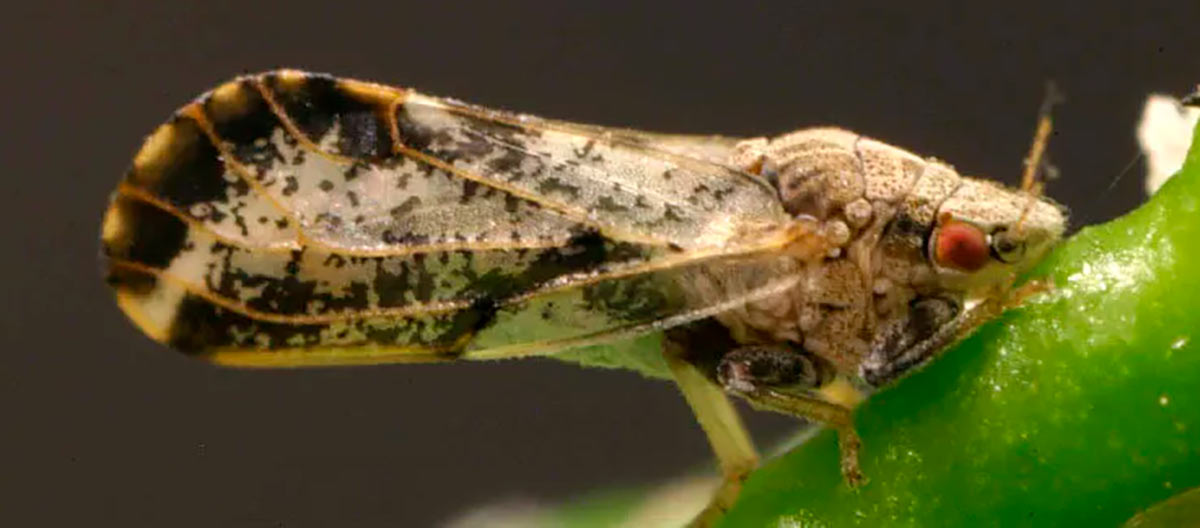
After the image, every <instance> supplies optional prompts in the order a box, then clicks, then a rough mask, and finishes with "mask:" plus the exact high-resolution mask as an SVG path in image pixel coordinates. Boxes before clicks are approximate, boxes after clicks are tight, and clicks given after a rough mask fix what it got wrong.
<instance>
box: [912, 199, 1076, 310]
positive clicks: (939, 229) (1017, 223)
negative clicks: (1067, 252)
mask: <svg viewBox="0 0 1200 528" xmlns="http://www.w3.org/2000/svg"><path fill="white" fill-rule="evenodd" d="M1065 223H1066V219H1065V217H1064V215H1063V213H1062V211H1061V210H1060V209H1059V207H1058V206H1057V205H1055V204H1054V203H1052V202H1050V201H1049V200H1046V199H1044V198H1039V197H1032V196H1030V195H1028V194H1027V193H1024V192H1021V191H1016V190H1012V189H1006V188H1004V187H1001V186H999V185H996V184H993V183H991V182H987V181H983V180H972V179H963V181H962V183H961V185H960V186H959V187H958V189H956V190H955V191H954V193H953V194H951V195H950V197H949V198H947V199H946V200H945V201H944V202H943V203H942V205H941V206H940V207H939V208H938V213H937V221H936V224H935V225H934V226H933V229H932V231H931V232H930V235H929V241H928V243H927V244H926V245H927V252H928V255H927V258H928V259H929V262H930V263H931V264H932V266H933V269H935V270H936V271H937V274H938V278H939V282H940V283H941V284H942V285H943V287H946V288H952V289H957V290H978V289H980V288H986V287H989V286H992V285H994V284H997V283H998V282H999V281H1003V280H1007V278H1008V277H1010V276H1012V275H1013V274H1014V273H1019V272H1021V271H1024V270H1026V269H1028V268H1029V267H1031V266H1032V265H1033V264H1034V263H1036V262H1037V261H1038V260H1040V259H1041V258H1042V257H1043V256H1044V255H1045V254H1046V252H1047V251H1048V250H1049V249H1050V247H1051V246H1052V245H1053V244H1054V242H1055V241H1057V240H1058V239H1059V237H1061V236H1062V233H1063V230H1064V227H1065Z"/></svg>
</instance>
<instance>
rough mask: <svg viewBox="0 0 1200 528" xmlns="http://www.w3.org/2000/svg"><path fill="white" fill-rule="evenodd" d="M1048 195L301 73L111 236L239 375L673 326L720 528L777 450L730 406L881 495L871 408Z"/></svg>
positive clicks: (491, 350)
mask: <svg viewBox="0 0 1200 528" xmlns="http://www.w3.org/2000/svg"><path fill="white" fill-rule="evenodd" d="M1037 150H1038V149H1036V148H1035V151H1037ZM1030 181H1031V180H1029V179H1028V178H1027V182H1026V185H1024V188H1023V189H1019V190H1018V189H1007V188H1004V187H1002V186H1000V185H998V184H994V183H991V182H987V181H983V180H977V179H972V178H965V177H962V176H960V175H959V174H957V173H956V172H955V171H954V170H953V169H952V168H950V167H949V166H947V165H945V164H943V163H941V162H938V161H936V160H932V159H926V158H922V157H919V156H916V155H914V154H911V153H909V152H907V151H905V150H902V149H899V148H896V147H893V146H890V145H887V144H884V143H882V142H879V141H876V140H872V139H869V138H866V137H862V136H859V135H857V134H855V133H852V132H849V131H845V130H841V129H835V128H813V129H804V130H799V131H796V132H792V133H788V134H783V135H780V136H777V137H772V138H753V139H732V138H724V137H715V136H680V135H664V134H653V133H646V132H640V131H634V130H625V129H616V128H605V127H599V126H591V125H581V124H573V123H567V122H562V121H554V120H547V119H541V118H536V117H532V116H528V115H523V114H515V113H509V112H502V111H497V110H492V109H487V108H482V107H478V106H472V105H469V104H466V103H462V102H458V101H454V100H450V99H443V98H435V97H430V96H426V95H423V94H421V93H419V92H416V91H413V90H409V89H400V88H392V87H387V86H381V85H377V84H371V83H365V82H360V81H353V80H346V79H339V78H334V77H330V76H325V75H317V74H310V73H304V72H300V71H292V70H282V71H274V72H268V73H263V74H258V75H251V76H245V77H241V78H238V79H235V80H233V81H231V82H228V83H226V84H223V85H221V86H219V87H217V88H216V89H214V90H212V91H211V92H209V93H207V94H205V95H203V96H201V97H200V98H198V99H196V100H195V101H193V102H191V103H189V104H187V105H186V106H184V107H183V108H181V109H180V110H178V111H177V112H176V113H175V115H174V116H173V117H172V118H171V119H170V120H169V121H168V122H167V123H166V124H164V125H162V126H160V127H159V128H158V129H157V130H156V131H155V132H153V133H152V134H151V135H150V136H149V137H148V138H147V139H146V140H145V143H144V144H143V146H142V148H141V150H140V151H139V152H138V154H137V156H136V157H135V159H134V161H133V164H132V167H131V168H130V169H129V172H128V173H127V175H126V176H125V178H124V179H123V180H122V181H121V182H120V183H119V185H118V187H117V190H116V192H115V193H114V194H113V197H112V202H111V204H110V206H109V208H108V211H107V213H106V215H105V218H104V223H103V233H102V237H103V247H104V254H105V256H106V259H107V262H108V282H109V283H110V284H111V285H112V287H113V288H114V290H115V292H116V298H117V302H118V304H119V306H120V307H121V308H122V310H123V311H124V312H125V313H126V314H127V315H128V317H129V318H130V319H131V320H132V321H133V322H134V323H136V324H137V326H139V327H140V328H141V329H142V330H143V331H144V332H145V333H146V334H147V335H148V336H150V337H151V338H153V339H155V340H157V341H159V342H162V343H164V344H166V345H169V346H170V347H172V348H175V349H177V350H179V351H181V352H183V353H185V354H188V355H191V356H194V357H197V358H201V359H205V360H208V361H212V362H215V363H219V364H224V365H233V366H242V367H295V366H306V365H317V366H319V365H348V364H378V363H403V362H440V361H465V360H487V359H501V358H515V357H523V356H539V355H540V356H558V357H563V358H568V359H575V360H577V361H585V362H586V361H591V362H603V361H604V359H603V357H601V356H591V359H586V360H585V359H581V358H587V357H589V356H587V351H589V350H595V347H596V346H597V345H605V346H607V347H608V348H606V349H605V350H608V351H612V350H616V351H618V354H620V353H627V354H631V355H632V354H638V353H642V354H645V352H637V351H635V350H634V348H635V347H632V346H628V343H631V342H633V341H634V340H637V339H642V337H643V336H651V337H653V338H657V339H658V342H659V343H660V347H661V351H653V352H652V354H651V355H650V356H649V357H647V358H646V360H645V362H644V366H643V367H642V370H643V371H645V372H647V373H650V374H652V375H658V376H661V377H668V378H672V379H674V380H675V382H676V383H677V384H678V386H679V388H680V389H681V391H682V392H683V394H684V396H685V398H686V399H687V401H688V403H689V404H690V405H691V407H692V409H693V410H694V412H695V414H696V416H697V419H698V421H699V422H700V424H701V426H702V428H703V429H704V430H705V432H706V433H707V435H708V437H709V440H710V442H711V444H712V446H713V448H714V451H715V452H716V455H717V458H718V460H719V463H720V467H721V470H722V473H723V475H724V477H725V484H724V485H723V486H722V487H721V488H720V490H719V491H718V492H717V494H716V496H715V497H714V498H713V500H712V503H711V504H710V506H709V508H708V509H707V510H705V512H704V513H702V514H701V516H700V517H699V518H698V520H697V521H696V522H697V524H704V523H706V522H708V521H710V520H712V519H714V518H715V517H716V516H718V515H720V514H721V512H722V511H723V510H724V509H725V508H727V507H728V506H729V505H730V504H731V503H732V501H733V499H734V498H735V497H736V495H737V493H738V490H739V488H740V483H741V480H742V479H743V478H744V477H745V475H746V474H747V473H748V472H749V471H750V470H751V469H753V468H754V467H755V465H756V464H757V460H758V457H757V455H756V454H755V450H754V448H753V447H752V444H751V442H750V440H749V438H748V436H747V434H746V433H745V431H744V429H743V427H742V425H741V422H740V420H739V418H738V416H737V415H736V413H735V411H734V409H733V407H732V406H731V405H730V402H729V400H728V399H727V395H734V396H738V397H741V398H744V399H746V400H748V401H750V402H751V403H752V404H754V405H756V406H758V407H761V408H765V409H770V410H774V411H779V412H783V413H787V414H791V415H795V416H799V417H803V418H807V419H811V420H815V421H817V422H820V423H824V424H827V425H829V426H831V427H833V428H835V429H836V430H837V432H838V434H839V444H840V446H841V451H842V457H841V458H842V459H841V469H842V472H843V474H844V475H845V477H846V479H847V481H848V482H849V483H850V484H852V485H854V484H857V483H859V482H861V481H862V479H863V476H862V474H861V472H860V470H859V468H858V463H857V451H858V447H859V440H858V437H857V435H856V434H855V432H854V429H853V426H852V424H851V420H850V409H851V408H852V407H853V405H854V403H856V402H857V400H858V399H860V398H861V397H862V395H863V394H866V393H869V392H870V391H871V390H873V389H874V388H876V387H879V386H881V385H884V384H886V383H888V382H890V381H892V380H894V379H896V378H897V377H899V376H901V375H903V374H904V373H906V372H908V371H910V370H912V369H913V368H914V367H916V366H918V365H920V364H922V363H924V362H926V361H927V360H929V359H930V358H932V357H934V356H935V355H936V354H937V353H938V352H939V351H941V350H943V349H944V348H945V347H946V346H947V345H948V344H949V343H950V342H951V341H953V340H954V339H956V338H958V337H960V336H961V335H963V334H964V333H965V332H966V331H968V330H970V329H971V328H972V327H974V326H976V325H978V324H979V323H980V322H981V321H983V320H985V319H986V318H988V317H990V316H992V315H994V314H995V313H997V312H998V310H999V309H1001V308H1003V306H1004V304H1005V303H1006V302H1008V301H1007V300H1008V299H1010V298H1011V295H1009V290H1011V287H1010V285H1011V281H1012V277H1013V276H1014V274H1015V273H1017V272H1020V271H1021V270H1024V269H1027V268H1028V267H1029V266H1030V265H1031V264H1033V263H1034V262H1036V261H1037V260H1038V259H1039V258H1041V256H1042V255H1044V254H1045V253H1046V251H1047V250H1048V249H1049V248H1050V247H1051V246H1052V245H1053V244H1054V243H1055V241H1057V240H1058V239H1059V238H1060V236H1061V234H1062V232H1063V229H1064V223H1065V218H1064V212H1063V210H1062V209H1061V208H1060V207H1059V206H1057V205H1055V204H1054V203H1053V202H1051V201H1049V200H1047V199H1045V198H1042V197H1041V196H1040V192H1038V189H1037V188H1036V186H1035V185H1032V184H1031V183H1030ZM589 347H591V348H589ZM581 351H582V352H581ZM660 354H661V355H660ZM605 357H612V356H611V355H610V356H605ZM597 358H600V359H597Z"/></svg>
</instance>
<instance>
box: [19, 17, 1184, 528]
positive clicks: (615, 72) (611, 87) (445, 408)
mask: <svg viewBox="0 0 1200 528" xmlns="http://www.w3.org/2000/svg"><path fill="white" fill-rule="evenodd" d="M338 4H342V3H339V2H329V1H325V2H317V1H307V0H291V1H289V2H280V3H267V2H245V1H236V2H234V1H207V2H203V3H201V2H150V1H146V2H134V1H114V0H105V1H99V0H97V1H79V2H61V1H53V0H48V1H40V2H22V3H20V4H19V6H11V7H7V8H6V9H5V12H4V15H3V18H2V20H0V41H2V42H3V47H2V48H0V61H2V63H0V65H2V66H3V69H2V70H0V71H2V72H3V74H4V78H5V81H4V83H3V84H2V85H0V93H2V94H3V99H2V101H3V112H2V114H0V115H2V117H3V127H2V130H3V141H0V149H2V150H0V152H2V155H0V160H2V162H3V167H4V171H5V182H6V183H5V184H4V190H5V192H4V193H3V195H2V196H3V198H4V201H3V205H2V206H0V215H3V216H2V218H0V237H2V238H0V240H2V241H3V244H4V245H3V248H4V249H3V251H4V254H5V258H4V259H2V260H0V271H2V274H0V277H3V279H4V280H3V281H0V284H2V286H0V288H3V290H2V291H3V297H2V298H3V299H4V303H3V306H2V307H0V309H2V310H3V314H2V315H0V325H2V327H0V328H2V334H0V335H2V336H3V341H2V343H0V416H2V417H3V422H0V423H3V428H2V429H0V525H2V526H102V527H108V526H121V527H143V526H145V527H150V526H173V527H211V526H232V527H249V528H253V527H287V528H293V527H320V526H342V527H376V526H428V525H434V524H436V523H437V522H439V521H443V520H445V519H447V518H449V517H450V516H452V515H454V514H455V513H456V512H459V511H462V510H463V509H464V508H466V507H468V506H471V505H477V504H479V503H481V502H485V501H489V500H493V499H499V498H504V497H516V496H524V497H533V498H538V499H542V500H547V501H552V500H556V499H565V498H568V497H571V496H576V495H579V494H580V493H582V492H584V491H587V490H591V489H596V488H601V487H605V486H611V485H620V484H634V483H640V482H646V481H654V480H661V479H664V478H668V477H671V476H674V475H678V474H680V473H683V472H685V471H688V470H690V469H696V468H704V467H707V466H706V465H707V464H708V463H709V462H708V456H709V455H708V448H707V445H706V444H705V440H704V437H703V435H702V434H701V433H700V431H699V429H698V427H697V426H695V425H694V423H693V421H692V418H691V416H690V415H689V413H688V411H687V409H686V407H685V405H684V403H683V401H682V399H681V398H679V397H678V395H677V394H676V392H675V389H674V388H673V387H671V386H670V385H668V384H665V383H660V382H654V381H648V380H643V379H641V378H639V377H638V376H637V375H635V374H631V373H626V372H601V371H590V370H583V369H579V368H576V367H573V366H569V365H561V364H557V363H554V362H551V361H523V362H504V363H494V364H467V365H454V366H397V367H372V368H354V369H340V370H339V369H333V370H306V371H275V372H261V371H260V372H243V371H234V370H222V369H217V368H213V367H210V366H208V365H203V364H199V363H196V362H192V361H189V360H187V359H185V358H183V357H181V356H177V355H175V354H172V353H169V352H167V351H165V350H162V349H160V348H159V347H158V346H156V345H155V344H153V343H151V342H150V341H149V340H147V339H145V338H143V337H142V336H141V335H140V334H139V333H138V332H136V331H135V330H134V329H133V327H132V326H131V325H130V324H128V323H127V322H126V321H125V320H124V318H123V316H122V315H121V314H120V313H119V311H118V310H117V309H116V307H115V306H114V305H113V303H112V300H111V298H110V296H109V293H108V291H106V289H105V287H104V286H103V284H102V283H101V282H100V280H99V266H98V264H97V253H98V248H97V232H98V229H99V220H100V215H101V212H102V211H103V208H104V206H105V200H106V199H107V196H108V193H109V192H110V190H111V189H112V188H113V186H114V184H115V182H116V181H117V178H118V176H119V175H120V174H122V172H123V171H124V170H125V167H126V164H127V163H128V160H129V159H130V157H131V155H132V154H133V152H134V151H135V149H136V148H137V147H138V145H139V144H140V141H141V138H142V137H143V136H144V135H145V134H146V133H148V132H150V131H151V130H152V129H153V128H154V127H155V126H156V125H157V124H158V123H159V122H161V121H162V120H163V119H164V118H166V117H167V116H168V115H169V113H170V112H171V111H172V110H173V109H174V108H176V107H177V106H179V105H180V104H182V103H184V102H185V101H187V100H188V99H189V98H191V97H193V96H194V95H196V94H198V93H199V92H200V91H203V90H205V89H207V88H209V87H212V86H214V85H216V84H217V83H218V82H220V81H222V80H224V79H227V78H229V77H230V76H232V75H235V74H238V73H241V72H248V71H256V70H262V69H269V68H275V67H280V66H290V67H298V68H304V69H309V70H316V71H327V72H332V73H335V74H339V75H345V76H353V77H358V78H363V79H370V80H376V81H380V82H386V83H391V84H401V85H409V86H415V87H418V88H420V89H422V90H424V91H426V92H428V93H431V94H438V95H449V96H455V97H458V98H461V99H465V100H469V101H472V102H477V103H481V104H485V105H492V106H497V107H503V108H509V109H514V110H521V111H526V112H530V113H536V114H541V115H545V116H550V117H558V118H563V119H571V120H576V121H584V122H594V123H599V124H607V125H626V126H633V127H639V128H646V129H655V130H664V131H678V132H720V133H725V134H732V135H752V134H764V133H766V134H770V133H778V132H782V131H786V130H788V129H790V128H795V127H799V126H805V125H815V124H838V125H841V126H845V127H849V128H853V129H856V130H858V131H861V132H863V133H866V134H869V135H872V136H876V137H879V138H881V139H884V140H887V141H889V142H892V143H896V144H899V145H902V146H906V147H909V148H911V149H912V150H914V151H916V152H918V153H923V154H929V155H936V156H938V157H940V158H943V159H947V160H949V161H950V162H951V163H953V164H954V165H956V166H957V167H958V168H959V170H960V171H961V172H964V173H967V174H987V175H992V176H993V177H995V178H997V179H1003V180H1005V181H1008V182H1010V183H1011V182H1015V181H1016V179H1017V174H1018V173H1019V170H1020V163H1021V158H1022V156H1023V155H1024V153H1025V149H1026V148H1027V146H1028V141H1029V138H1030V135H1031V131H1032V128H1033V124H1034V117H1035V112H1036V108H1037V106H1038V103H1039V101H1040V98H1041V95H1042V86H1043V82H1044V81H1045V80H1046V79H1048V78H1054V79H1056V80H1057V81H1058V82H1059V84H1060V86H1061V87H1062V88H1063V90H1064V91H1065V92H1066V93H1067V96H1068V102H1067V103H1066V104H1065V105H1063V106H1061V107H1060V109H1059V111H1058V113H1057V119H1058V124H1059V133H1058V134H1057V136H1056V137H1055V138H1054V140H1053V142H1052V145H1051V157H1052V159H1053V160H1054V162H1055V163H1057V165H1058V166H1059V168H1060V169H1061V171H1062V175H1063V177H1062V179H1061V180H1059V181H1056V182H1053V183H1052V184H1051V185H1050V187H1049V193H1050V194H1051V195H1052V196H1054V197H1056V198H1058V199H1059V200H1061V201H1063V202H1065V203H1066V204H1068V205H1069V206H1070V207H1071V208H1072V209H1073V211H1074V217H1073V224H1074V225H1076V226H1078V225H1080V224H1087V223H1093V222H1096V221H1100V220H1102V219H1105V218H1109V217H1111V216H1113V215H1115V214H1118V213H1120V212H1122V211H1125V210H1127V209H1129V208H1131V207H1133V206H1134V205H1135V204H1136V203H1138V202H1139V201H1140V200H1142V194H1141V192H1142V191H1141V183H1140V176H1141V170H1142V169H1141V166H1140V165H1136V164H1135V165H1134V166H1133V169H1132V170H1131V173H1130V174H1128V175H1127V176H1126V177H1125V178H1124V179H1123V180H1121V181H1120V182H1118V184H1117V185H1116V186H1115V189H1114V190H1112V191H1111V192H1110V191H1106V188H1107V187H1108V185H1109V183H1110V181H1112V180H1113V178H1115V177H1116V176H1117V175H1118V173H1120V172H1121V170H1122V168H1124V167H1125V166H1126V165H1127V164H1128V163H1129V162H1130V161H1131V160H1132V159H1133V156H1134V155H1135V153H1136V144H1135V142H1134V139H1133V126H1134V123H1135V121H1136V119H1137V117H1138V114H1139V110H1140V105H1141V103H1142V101H1143V98H1144V97H1145V95H1146V94H1147V93H1148V92H1151V91H1168V92H1175V93H1182V92H1185V91H1187V90H1189V89H1190V88H1191V87H1192V86H1194V84H1195V83H1196V82H1200V3H1197V2H1192V1H1186V2H1185V1H1177V2H1138V3H1133V2H1103V3H1094V4H1096V5H1090V6H1087V7H1084V6H1083V5H1084V4H1083V3H1081V2H1062V3H1054V2H1036V3H1028V2H1003V3H1002V6H1001V7H997V8H994V10H993V9H992V8H989V9H986V10H985V9H983V8H975V7H971V8H967V7H961V6H958V7H952V6H950V5H949V4H947V5H943V6H935V5H925V4H921V3H916V4H914V3H911V2H873V3H871V2H868V3H856V2H839V3H836V5H835V3H833V2H818V1H804V2H776V3H763V4H758V3H749V2H738V3H737V4H738V5H737V6H736V7H735V6H734V5H731V4H730V5H719V6H718V5H716V4H715V3H714V4H713V5H704V4H701V3H695V2H686V3H668V2H628V3H625V2H616V1H608V2H603V3H598V4H595V5H592V6H583V5H578V3H575V2H559V1H543V2H517V3H505V5H504V6H500V5H492V3H486V5H485V3H484V2H479V3H478V4H471V3H453V4H452V3H442V2H404V1H399V0H389V1H381V2H373V3H371V4H372V5H362V4H355V6H353V7H346V6H339V5H338ZM346 4H349V3H348V2H347V3H346ZM642 4H652V5H650V6H646V5H642ZM971 5H975V4H973V3H972V4H971ZM601 6H602V7H601ZM1068 6H1069V7H1068ZM1075 6H1078V7H1075ZM751 421H752V422H753V424H754V426H755V428H756V429H757V430H758V431H759V433H760V435H759V440H760V444H763V445H769V444H770V443H771V441H772V440H773V439H777V438H779V437H780V436H781V435H782V434H783V433H784V432H785V431H787V430H788V429H789V428H790V427H791V424H790V422H788V421H787V420H783V419H778V418H775V417H768V416H763V415H754V416H752V420H751Z"/></svg>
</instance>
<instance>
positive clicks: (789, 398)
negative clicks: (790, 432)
mask: <svg viewBox="0 0 1200 528" xmlns="http://www.w3.org/2000/svg"><path fill="white" fill-rule="evenodd" d="M833 377H834V376H833V373H832V371H831V370H829V369H828V368H827V367H826V366H825V365H824V364H823V363H822V362H820V361H818V360H817V359H816V358H815V357H813V356H811V355H809V354H808V353H806V352H804V351H802V350H796V349H794V348H791V347H788V346H786V345H774V346H752V347H745V348H741V349H738V350H734V351H732V352H730V353H729V354H726V355H725V357H724V358H722V359H721V363H720V364H719V365H718V367H717V379H718V380H719V381H720V383H721V385H723V386H724V387H725V390H726V391H729V392H731V393H733V394H737V395H738V396H741V397H742V398H745V399H746V400H747V401H749V402H750V403H751V404H752V405H754V406H755V407H758V408H761V409H764V410H769V411H774V412H778V413H783V414H788V415H792V416H796V417H799V418H805V419H809V420H813V421H816V422H820V423H822V424H824V425H827V426H830V427H833V428H834V429H836V430H837V432H838V446H839V449H840V451H841V459H842V460H841V469H842V475H843V476H844V477H845V478H846V482H847V483H848V484H850V485H851V486H852V487H853V486H858V485H860V484H862V482H863V475H862V471H861V470H860V469H859V466H858V450H859V446H860V444H861V442H860V441H859V438H858V433H857V432H856V431H855V430H854V422H853V420H852V419H851V414H850V413H851V411H850V409H849V408H847V407H843V406H841V405H838V404H836V403H831V402H828V401H825V400H823V399H821V398H819V397H815V396H809V395H807V394H806V393H805V391H810V390H813V389H816V388H818V387H819V386H821V385H823V384H824V383H825V382H827V381H829V380H831V379H832V378H833Z"/></svg>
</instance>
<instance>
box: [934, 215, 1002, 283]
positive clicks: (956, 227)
mask: <svg viewBox="0 0 1200 528" xmlns="http://www.w3.org/2000/svg"><path fill="white" fill-rule="evenodd" d="M988 257H989V253H988V241H987V235H985V234H983V231H980V230H979V228H978V227H975V226H973V225H971V224H968V223H966V222H959V221H955V220H948V221H947V222H946V223H943V224H942V225H941V226H940V227H938V232H937V238H936V239H935V240H934V247H933V258H934V260H935V261H936V262H937V264H938V265H939V266H945V267H947V268H954V269H958V270H962V271H975V270H977V269H979V268H982V267H983V265H984V264H987V262H988Z"/></svg>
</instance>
